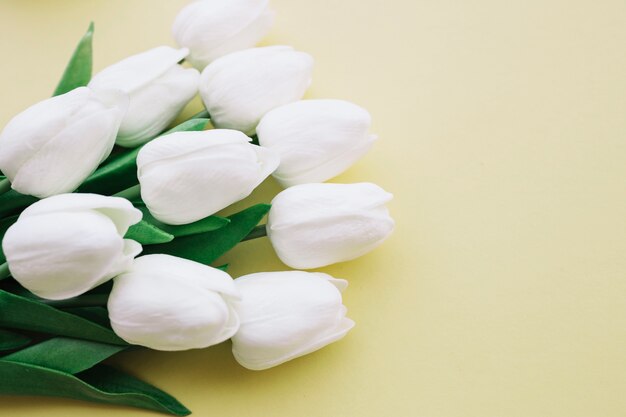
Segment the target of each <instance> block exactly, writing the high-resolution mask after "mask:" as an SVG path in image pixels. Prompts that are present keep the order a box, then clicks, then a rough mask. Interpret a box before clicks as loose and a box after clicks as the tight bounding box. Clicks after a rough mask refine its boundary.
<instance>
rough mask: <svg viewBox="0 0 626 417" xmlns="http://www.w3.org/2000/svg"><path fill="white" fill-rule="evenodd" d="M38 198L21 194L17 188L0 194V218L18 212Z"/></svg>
mask: <svg viewBox="0 0 626 417" xmlns="http://www.w3.org/2000/svg"><path fill="white" fill-rule="evenodd" d="M37 200H39V199H38V198H37V197H33V196H32V195H26V194H20V193H18V192H17V191H15V190H9V191H7V192H6V193H3V194H0V218H2V217H6V216H9V215H11V214H17V213H19V212H21V211H22V210H24V209H25V208H26V207H28V206H30V205H31V204H33V203H34V202H35V201H37Z"/></svg>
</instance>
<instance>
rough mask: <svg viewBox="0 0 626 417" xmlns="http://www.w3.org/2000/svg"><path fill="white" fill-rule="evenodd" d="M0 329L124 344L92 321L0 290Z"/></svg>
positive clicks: (113, 334) (110, 332)
mask: <svg viewBox="0 0 626 417" xmlns="http://www.w3.org/2000/svg"><path fill="white" fill-rule="evenodd" d="M0 326H2V327H7V328H13V329H22V330H31V331H35V332H41V333H49V334H53V335H57V336H69V337H75V338H78V339H85V340H92V341H95V342H103V343H111V344H115V345H125V344H126V342H124V341H123V340H122V339H120V338H119V337H118V336H117V335H116V334H115V333H113V331H111V330H110V329H107V328H106V327H103V326H100V325H98V324H96V323H94V322H91V321H89V320H86V319H84V318H82V317H79V316H75V315H73V314H70V313H66V312H64V311H61V310H58V309H56V308H54V307H50V306H48V305H45V304H43V303H40V302H37V301H34V300H29V299H28V298H25V297H20V296H18V295H15V294H11V293H9V292H6V291H3V290H0Z"/></svg>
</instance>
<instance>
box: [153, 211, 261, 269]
mask: <svg viewBox="0 0 626 417" xmlns="http://www.w3.org/2000/svg"><path fill="white" fill-rule="evenodd" d="M270 207H271V206H270V205H269V204H257V205H255V206H252V207H249V208H247V209H245V210H243V211H240V212H239V213H236V214H233V215H232V216H229V217H228V219H229V220H230V223H229V224H228V225H227V226H225V227H222V228H221V229H218V230H214V231H212V232H206V233H200V234H197V235H191V236H185V237H179V238H176V239H174V240H173V241H171V242H169V243H164V244H161V245H152V246H148V247H146V248H145V250H144V253H145V254H149V253H166V254H169V255H174V256H179V257H181V258H186V259H191V260H192V261H196V262H200V263H203V264H210V263H211V262H213V261H215V260H216V259H217V258H219V257H220V256H222V255H223V254H224V253H226V252H228V251H229V250H230V249H232V248H233V247H234V246H235V245H237V243H239V242H240V241H241V240H242V239H243V238H245V237H246V236H247V235H248V233H250V231H251V230H252V229H254V226H256V225H257V224H258V223H259V222H260V221H261V219H263V217H264V216H265V215H266V214H267V212H268V211H269V209H270Z"/></svg>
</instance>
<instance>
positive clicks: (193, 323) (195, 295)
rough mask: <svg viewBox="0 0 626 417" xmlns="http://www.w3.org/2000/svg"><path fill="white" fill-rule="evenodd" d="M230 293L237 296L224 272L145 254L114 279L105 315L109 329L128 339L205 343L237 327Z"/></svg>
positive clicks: (174, 346) (185, 345)
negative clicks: (128, 269)
mask: <svg viewBox="0 0 626 417" xmlns="http://www.w3.org/2000/svg"><path fill="white" fill-rule="evenodd" d="M224 295H227V296H226V297H224ZM230 297H234V298H238V297H239V292H238V290H237V289H236V287H235V284H234V283H233V281H232V279H231V278H230V276H229V275H228V274H226V273H225V272H223V271H220V270H219V269H215V268H211V267H208V266H205V265H202V264H198V263H196V262H193V261H189V260H186V259H182V258H176V257H173V256H169V255H148V256H143V257H141V258H138V259H137V260H136V261H135V264H134V265H133V268H132V269H131V270H130V271H129V272H126V273H124V274H121V275H119V276H118V277H116V278H115V280H114V285H113V290H112V291H111V295H110V296H109V301H108V308H109V317H110V319H111V326H112V327H113V330H114V331H115V332H116V333H117V334H118V335H119V336H120V337H122V338H123V339H124V340H126V341H127V342H129V343H133V344H138V345H143V346H147V347H149V348H152V349H158V350H186V349H193V348H204V347H207V346H210V345H213V344H216V343H220V342H222V341H224V340H226V339H227V338H228V337H230V336H231V335H232V334H233V333H234V332H235V331H236V330H237V329H238V327H239V319H238V318H237V316H236V313H235V312H234V311H233V309H232V308H231V307H230V305H229V303H230V302H229V300H230ZM182 306H184V308H181V307H182Z"/></svg>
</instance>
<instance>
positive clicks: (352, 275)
mask: <svg viewBox="0 0 626 417" xmlns="http://www.w3.org/2000/svg"><path fill="white" fill-rule="evenodd" d="M184 3H185V1H182V0H181V1H178V0H177V1H158V2H157V1H150V0H109V1H104V0H100V1H94V0H92V1H87V0H74V1H70V0H63V1H33V0H29V1H27V0H2V1H1V2H0V54H1V56H2V65H1V67H0V85H1V89H0V92H1V95H0V109H1V112H0V122H1V124H4V123H6V121H7V120H8V119H9V118H10V117H11V116H12V115H14V114H15V113H17V112H18V111H20V110H22V109H23V108H25V107H26V106H28V105H30V104H32V103H34V102H35V101H38V100H40V99H43V98H45V97H47V96H48V95H49V94H50V93H51V92H52V90H53V89H54V86H55V84H56V81H57V80H58V77H59V76H60V74H61V72H62V70H63V68H64V65H65V63H66V61H67V59H68V57H69V55H70V53H71V51H72V49H73V48H74V45H75V43H76V41H77V40H78V38H79V37H80V36H81V35H82V33H83V32H84V30H85V29H86V27H87V24H88V22H89V20H90V19H93V20H95V22H96V33H95V66H96V69H100V68H103V67H104V66H106V65H107V64H110V63H113V62H115V61H117V60H119V59H121V58H123V57H125V56H127V55H129V54H132V53H136V52H139V51H141V50H144V49H147V48H150V47H153V46H156V45H159V44H172V40H171V37H170V27H171V23H172V20H173V18H174V16H175V14H176V12H177V10H179V8H180V7H181V6H182V5H183V4H184ZM272 3H273V6H274V8H275V10H276V11H277V13H278V15H277V21H276V24H275V26H274V28H273V29H272V32H271V34H270V35H269V36H268V38H267V40H266V42H265V43H267V44H271V43H278V44H290V45H293V46H295V47H296V48H298V49H301V50H304V51H307V52H309V53H311V54H312V55H313V56H314V57H315V58H316V67H315V73H314V82H313V86H312V88H311V90H310V92H309V97H317V98H327V97H333V98H344V99H348V100H352V101H354V102H357V103H359V104H361V105H363V106H364V107H366V108H368V109H369V110H370V111H371V113H372V115H373V118H374V129H373V130H374V131H375V132H376V133H378V134H379V136H380V140H379V142H378V143H377V144H376V145H375V147H374V149H373V150H372V152H371V153H370V154H368V155H367V156H366V157H365V158H364V159H362V160H361V161H360V162H359V163H358V164H356V165H355V166H354V167H353V168H352V169H350V171H349V172H347V173H346V174H344V175H342V176H340V177H339V178H337V179H335V180H334V181H335V182H356V181H372V182H376V183H378V184H380V185H382V186H383V187H384V188H386V189H388V190H389V191H391V192H393V193H394V194H395V200H394V201H393V203H392V204H391V210H392V213H393V215H394V217H395V218H396V220H397V229H396V231H395V233H394V235H393V236H392V237H391V238H390V239H389V240H388V241H387V242H386V243H385V244H384V245H383V246H382V247H380V248H379V249H378V250H376V251H375V252H373V253H371V254H369V255H367V256H365V257H363V258H361V259H359V260H356V261H352V262H348V263H344V264H341V265H336V266H333V267H329V268H325V269H324V271H327V272H329V273H331V274H334V275H336V276H339V277H344V278H347V279H349V280H350V287H349V289H348V290H347V292H346V294H345V303H346V304H347V306H348V309H349V315H350V316H351V317H352V318H353V319H354V320H355V321H356V322H357V326H356V328H355V329H354V330H353V331H352V332H351V333H350V334H349V335H348V337H346V338H345V339H343V340H342V341H340V342H339V343H336V344H334V345H332V346H330V347H327V348H325V349H323V350H321V351H319V352H317V353H314V354H312V355H309V356H307V357H305V358H301V359H298V360H295V361H292V362H290V363H288V364H285V365H282V366H280V367H278V368H274V369H272V370H268V371H264V372H252V371H247V370H245V369H243V368H241V367H239V366H238V365H237V364H236V363H235V361H234V360H233V359H232V356H231V354H230V346H229V344H223V345H220V346H217V347H215V348H211V349H208V350H204V351H193V352H185V353H149V352H136V353H129V354H122V355H120V356H119V357H117V358H115V359H114V360H113V361H112V362H114V363H115V364H116V365H117V366H119V367H121V368H123V369H125V370H128V371H129V372H132V373H134V374H136V375H138V376H140V377H142V378H145V379H146V380H148V381H150V382H152V383H154V384H156V385H157V386H159V387H161V388H163V389H165V390H167V391H168V392H170V393H172V394H173V395H175V396H176V397H178V398H179V399H180V400H181V401H182V402H183V403H184V404H186V405H187V406H188V407H189V408H191V410H193V411H194V412H195V415H197V416H219V417H250V416H255V417H262V416H263V417H264V416H271V417H313V416H315V417H380V416H394V417H396V416H397V417H413V416H415V417H418V416H419V417H501V416H506V417H516V416H520V417H551V416H558V417H577V416H580V417H590V416H601V417H623V416H624V415H626V395H624V392H625V390H626V257H625V254H626V195H625V191H626V187H625V182H626V3H625V2H624V1H623V0H601V1H597V0H596V1H592V0H588V1H582V0H523V1H522V0H519V1H512V0H508V1H507V0H504V1H503V0H456V1H450V0H437V1H434V0H385V1H377V0H367V1H366V0H317V1H304V0H272ZM199 106H200V104H199V101H196V102H194V103H193V105H192V106H190V108H189V109H188V110H187V113H186V114H191V113H192V112H193V111H195V110H198V109H199ZM278 190H279V188H278V186H277V185H276V184H275V183H273V182H272V181H268V182H267V183H266V184H264V185H263V186H262V187H261V189H260V190H258V191H256V192H255V193H254V195H253V196H252V198H250V199H249V200H248V201H247V203H249V202H250V201H264V200H267V199H269V198H271V196H272V195H273V194H274V193H276V192H277V191H278ZM240 206H241V205H240ZM225 261H228V262H230V263H231V265H232V266H231V268H232V269H231V272H232V274H233V275H234V276H239V275H242V274H245V273H249V272H253V271H259V270H280V269H283V268H284V266H283V265H281V264H280V262H279V261H278V260H277V259H276V257H275V255H274V254H273V252H272V250H271V247H270V246H269V243H268V242H267V241H266V240H259V241H254V242H249V243H246V244H243V245H241V246H240V247H238V248H237V249H236V250H234V251H233V252H231V253H230V254H229V255H227V256H226V257H225ZM1 403H2V405H1V406H0V414H1V415H3V416H5V415H6V416H12V417H21V416H28V417H37V416H47V417H48V416H83V415H87V413H89V415H90V416H94V417H97V416H107V417H110V416H112V415H124V416H143V415H145V416H148V415H154V414H152V413H150V412H146V411H135V410H133V409H129V408H120V407H108V406H100V405H92V404H86V403H80V402H74V401H68V400H62V399H40V398H37V399H33V398H18V397H10V398H9V397H3V398H2V399H1Z"/></svg>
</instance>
